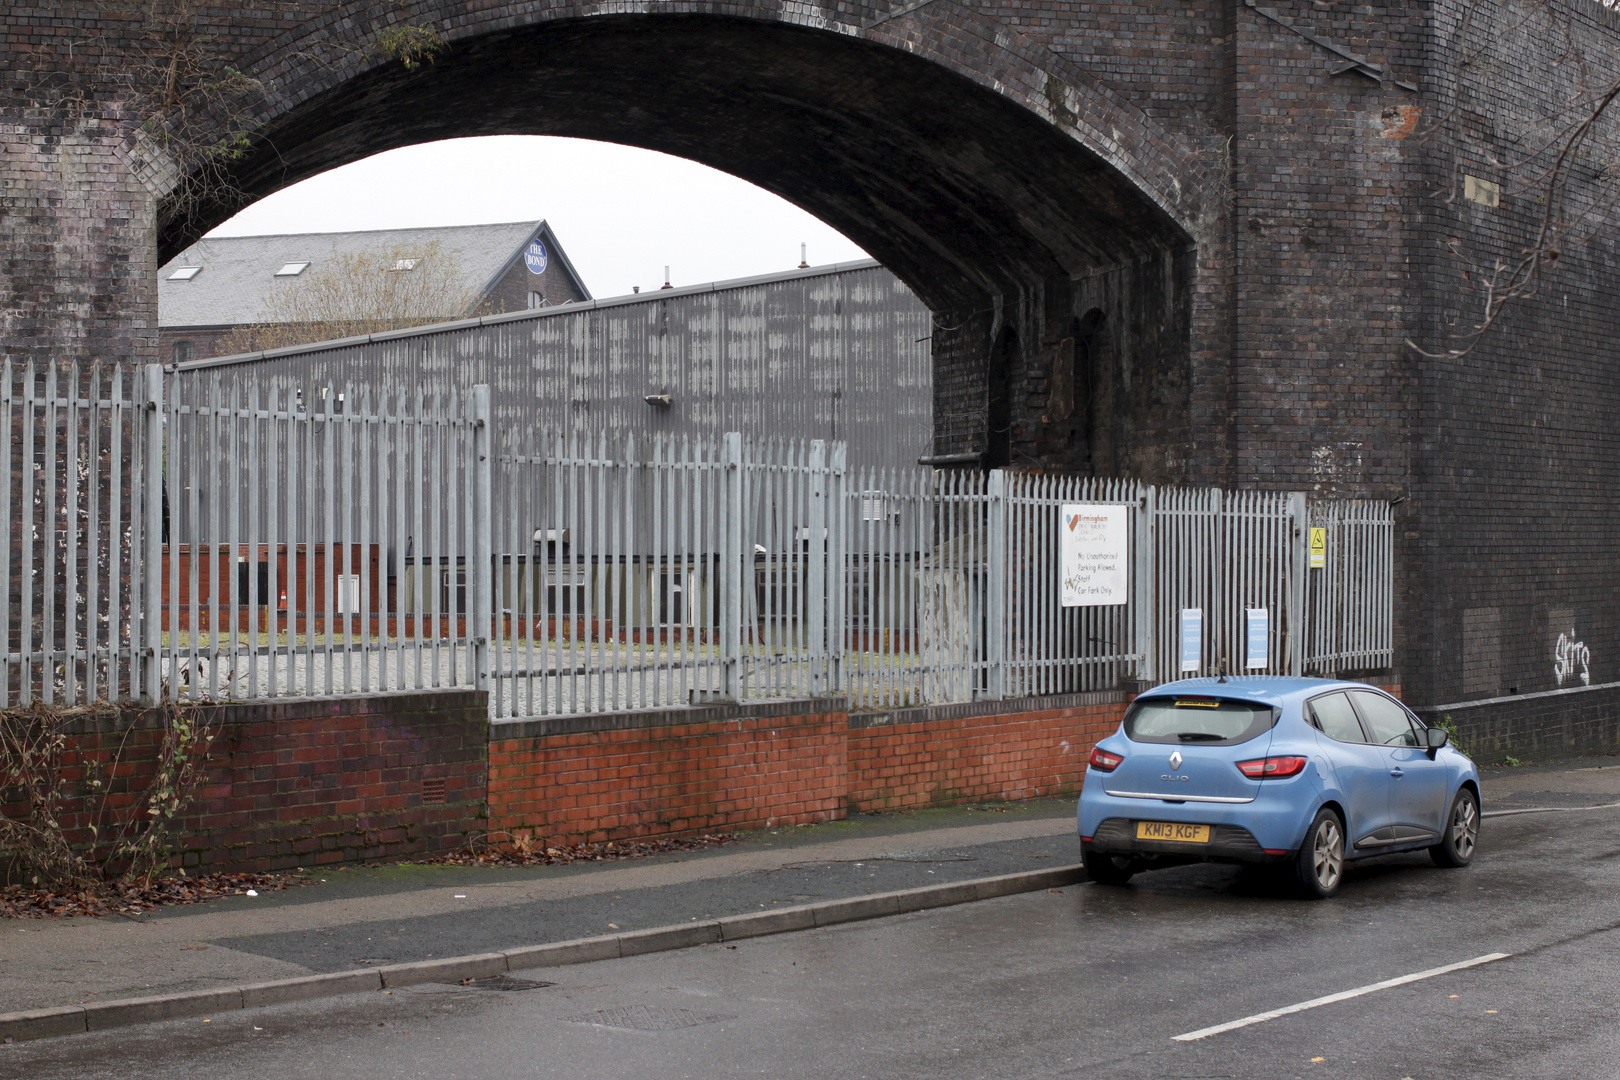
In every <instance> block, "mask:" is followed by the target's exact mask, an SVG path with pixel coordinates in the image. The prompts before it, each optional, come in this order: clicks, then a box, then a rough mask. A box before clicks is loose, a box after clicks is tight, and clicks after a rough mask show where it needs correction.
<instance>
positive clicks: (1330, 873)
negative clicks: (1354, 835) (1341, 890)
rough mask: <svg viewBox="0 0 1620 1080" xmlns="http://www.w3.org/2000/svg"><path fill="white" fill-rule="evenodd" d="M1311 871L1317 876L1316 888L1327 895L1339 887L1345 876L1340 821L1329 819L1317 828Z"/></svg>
mask: <svg viewBox="0 0 1620 1080" xmlns="http://www.w3.org/2000/svg"><path fill="white" fill-rule="evenodd" d="M1311 869H1312V871H1313V872H1314V873H1315V875H1316V886H1317V888H1319V889H1320V890H1321V891H1323V892H1325V893H1330V892H1332V891H1333V890H1334V889H1337V888H1338V887H1339V879H1340V878H1341V877H1343V876H1344V833H1342V832H1340V831H1339V820H1338V819H1337V818H1333V817H1329V818H1325V819H1323V820H1322V821H1321V822H1319V823H1318V824H1317V826H1316V832H1315V834H1314V835H1313V836H1312V837H1311Z"/></svg>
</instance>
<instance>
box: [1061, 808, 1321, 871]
mask: <svg viewBox="0 0 1620 1080" xmlns="http://www.w3.org/2000/svg"><path fill="white" fill-rule="evenodd" d="M1138 820H1142V821H1157V820H1162V819H1160V818H1140V819H1138V818H1118V817H1113V818H1107V819H1105V820H1103V821H1102V822H1100V823H1099V824H1098V825H1097V828H1096V830H1095V831H1094V832H1093V833H1092V834H1091V839H1090V840H1086V839H1084V838H1082V839H1081V841H1080V847H1081V850H1082V851H1095V852H1098V853H1100V854H1107V855H1136V856H1144V857H1151V858H1154V859H1155V860H1162V861H1165V862H1222V863H1275V862H1286V861H1287V860H1289V859H1291V858H1293V856H1294V854H1295V852H1292V851H1280V852H1279V851H1272V852H1268V851H1266V850H1265V849H1264V848H1263V847H1261V846H1260V841H1258V840H1256V839H1255V838H1254V834H1253V833H1251V832H1250V831H1249V830H1248V829H1245V828H1242V827H1241V826H1238V825H1214V826H1211V829H1210V838H1209V843H1207V844H1185V843H1177V842H1175V841H1171V840H1138V839H1137V838H1136V823H1137V821H1138Z"/></svg>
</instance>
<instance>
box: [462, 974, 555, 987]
mask: <svg viewBox="0 0 1620 1080" xmlns="http://www.w3.org/2000/svg"><path fill="white" fill-rule="evenodd" d="M460 985H462V986H465V987H468V988H470V989H473V990H538V989H540V988H541V987H542V986H556V985H557V984H556V983H548V982H541V981H540V980H539V979H519V978H517V977H515V976H512V975H490V976H488V977H487V978H483V979H463V980H461V984H460Z"/></svg>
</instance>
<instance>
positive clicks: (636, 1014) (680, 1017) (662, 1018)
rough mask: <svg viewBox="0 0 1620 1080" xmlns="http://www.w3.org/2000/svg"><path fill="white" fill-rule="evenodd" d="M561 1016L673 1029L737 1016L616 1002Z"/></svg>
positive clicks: (576, 1021)
mask: <svg viewBox="0 0 1620 1080" xmlns="http://www.w3.org/2000/svg"><path fill="white" fill-rule="evenodd" d="M563 1019H564V1020H566V1021H567V1022H568V1023H570V1024H598V1025H600V1026H602V1027H616V1028H628V1029H630V1030H631V1031H675V1030H677V1029H679V1028H689V1027H697V1026H698V1025H700V1024H718V1023H719V1022H720V1021H722V1020H735V1019H737V1018H736V1017H735V1016H728V1015H725V1014H722V1013H695V1012H693V1011H692V1010H691V1009H669V1008H663V1007H661V1006H657V1005H619V1006H616V1007H614V1008H611V1009H602V1010H600V1011H598V1012H593V1013H585V1014H584V1015H583V1016H565V1017H563Z"/></svg>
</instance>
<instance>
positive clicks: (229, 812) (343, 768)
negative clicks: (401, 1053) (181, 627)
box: [6, 691, 489, 870]
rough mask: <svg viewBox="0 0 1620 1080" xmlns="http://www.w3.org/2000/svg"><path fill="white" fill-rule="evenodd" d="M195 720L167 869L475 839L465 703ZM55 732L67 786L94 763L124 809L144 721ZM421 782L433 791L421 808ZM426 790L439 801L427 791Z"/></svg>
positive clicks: (472, 755)
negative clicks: (197, 732) (63, 750)
mask: <svg viewBox="0 0 1620 1080" xmlns="http://www.w3.org/2000/svg"><path fill="white" fill-rule="evenodd" d="M201 714H202V716H203V718H204V719H205V720H206V721H207V722H209V723H210V724H211V725H212V727H213V730H214V733H215V737H214V741H213V743H212V744H211V746H210V754H209V759H208V762H207V765H206V770H205V773H206V775H205V777H204V780H203V782H202V783H201V785H200V787H199V789H198V791H197V795H196V799H195V801H194V803H193V805H192V807H191V809H190V811H189V812H188V813H187V814H186V815H185V817H184V818H183V819H181V820H179V821H177V822H176V828H175V829H174V830H173V833H174V835H175V838H176V839H175V843H174V851H175V853H174V862H175V863H176V864H178V865H183V866H186V867H192V868H201V869H203V870H272V869H287V868H290V867H294V866H313V865H319V864H324V863H331V862H341V861H355V860H364V859H381V858H390V857H397V856H403V855H414V854H424V853H428V852H437V851H446V850H455V849H457V848H460V847H462V846H464V845H465V844H466V843H467V841H468V839H470V838H471V837H472V836H474V835H476V834H480V833H481V832H482V829H483V821H482V818H483V811H484V794H485V749H486V739H487V728H488V723H489V720H488V714H487V712H486V710H485V706H484V702H483V695H481V694H479V693H476V692H472V691H431V692H422V693H404V694H378V695H374V696H370V697H353V698H335V699H329V700H314V699H285V700H281V701H275V702H263V703H253V704H239V705H212V706H204V707H202V709H201ZM69 731H70V735H69V742H68V751H67V754H66V757H65V759H64V764H65V766H66V770H67V774H68V779H69V781H70V783H73V784H75V785H77V784H78V782H79V781H81V780H82V779H83V778H84V776H85V768H86V765H87V764H88V759H94V760H95V761H97V762H99V763H100V764H101V766H102V772H103V773H110V775H111V779H112V783H111V785H110V788H111V791H112V796H111V797H110V798H109V800H108V803H107V809H108V810H109V811H111V812H112V813H114V814H116V813H118V812H121V811H124V810H126V809H127V808H128V806H129V805H130V803H132V802H133V801H134V799H135V798H136V793H137V792H139V791H141V790H144V789H145V788H146V780H147V778H149V777H150V776H151V774H152V770H153V765H154V756H155V750H156V747H157V746H158V742H159V730H158V718H157V717H156V715H155V714H153V713H142V712H127V713H123V714H118V715H114V716H105V717H86V718H84V719H82V720H78V721H76V722H75V723H74V725H73V726H72V727H71V728H70V729H69ZM424 781H433V782H435V783H432V784H429V785H427V786H428V787H429V788H430V791H429V793H428V797H427V798H426V799H425V798H424ZM438 781H442V782H443V785H442V786H443V795H442V797H441V796H439V795H438V793H437V791H435V790H431V789H434V788H437V787H438V786H439V785H438V784H437V782H438ZM75 790H76V789H75ZM441 798H442V801H440V800H441ZM21 809H22V808H20V807H7V808H6V810H7V812H8V813H12V814H15V813H17V812H19V811H20V810H21ZM67 810H68V813H67V814H66V815H65V820H66V823H67V824H68V827H69V828H70V829H73V830H80V835H81V836H82V835H83V833H82V830H83V829H84V828H85V827H86V826H88V825H89V824H90V820H89V815H88V814H87V813H86V812H85V805H84V803H83V802H82V801H79V800H77V799H75V800H73V801H71V802H70V803H69V805H68V807H67ZM102 825H103V828H104V829H105V828H106V822H102Z"/></svg>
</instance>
